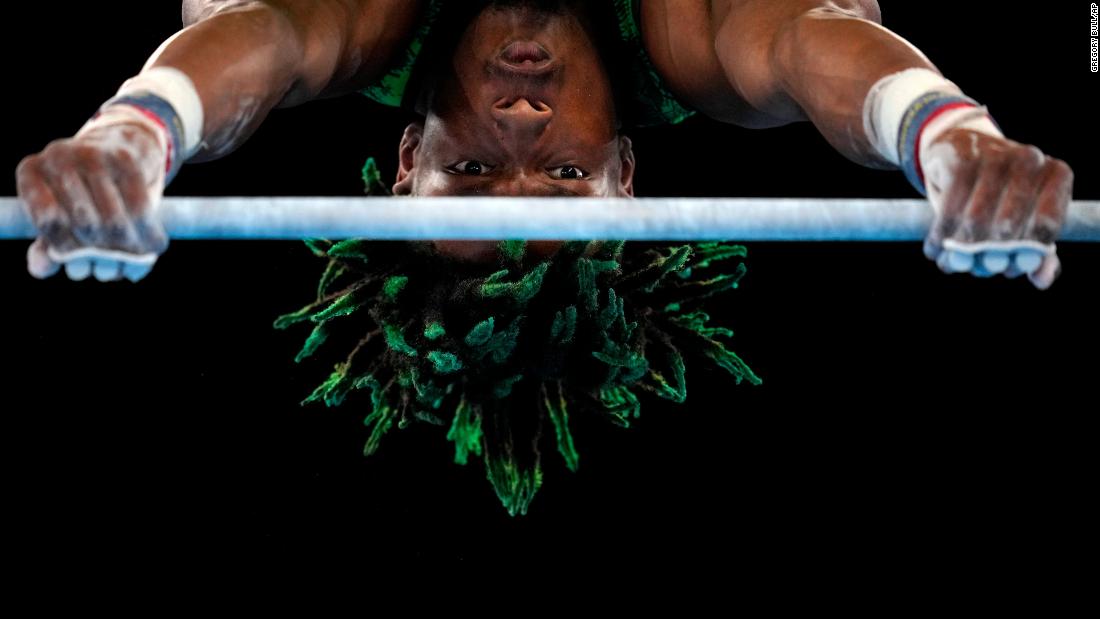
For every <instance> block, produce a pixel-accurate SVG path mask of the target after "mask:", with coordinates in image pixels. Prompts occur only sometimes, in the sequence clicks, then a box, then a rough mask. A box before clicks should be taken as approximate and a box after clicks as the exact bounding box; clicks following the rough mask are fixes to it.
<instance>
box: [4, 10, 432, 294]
mask: <svg viewBox="0 0 1100 619" xmlns="http://www.w3.org/2000/svg"><path fill="white" fill-rule="evenodd" d="M421 5H422V3H421V2H414V1H410V0H263V1H260V0H220V1H219V0H187V1H186V2H185V3H184V6H183V14H184V23H185V26H186V27H185V28H184V29H183V30H181V31H180V32H178V33H177V34H176V35H174V36H172V37H171V38H169V39H168V40H167V41H165V42H164V44H163V45H161V46H160V48H159V49H158V50H157V51H156V52H155V53H154V54H153V56H152V57H151V58H150V59H149V61H148V62H147V63H146V65H145V67H144V69H143V70H142V72H141V73H140V74H139V75H138V76H136V77H135V78H133V79H132V80H129V81H128V82H126V84H124V85H123V87H122V89H121V90H120V91H119V95H118V96H116V97H115V98H114V99H112V100H111V101H110V102H109V103H108V104H107V105H105V106H104V107H103V108H101V109H100V111H99V113H98V114H97V115H96V117H95V118H94V119H93V120H91V121H89V122H88V123H87V124H86V125H85V126H84V127H83V128H82V129H81V130H80V131H79V132H78V133H77V135H76V136H73V137H71V138H65V139H59V140H55V141H53V142H51V143H50V144H49V145H48V146H47V147H46V148H45V149H44V150H42V151H41V152H39V153H36V154H33V155H30V156H28V157H26V158H24V159H23V161H22V162H20V164H19V167H18V168H17V170H16V184H17V188H18V192H19V196H20V198H22V202H23V204H24V205H25V206H26V208H27V211H28V213H29V215H30V217H31V219H32V221H33V222H34V224H35V226H36V227H37V228H38V231H39V236H38V238H37V239H36V240H35V242H34V243H32V244H31V246H30V248H29V249H28V252H27V269H28V271H29V272H30V273H31V274H32V275H33V276H35V277H39V278H44V277H49V276H51V275H53V274H54V273H56V272H57V271H58V270H60V268H61V266H64V267H65V270H66V273H67V274H68V275H69V277H70V278H72V279H84V278H87V277H89V276H90V275H93V274H94V275H95V277H96V279H99V280H101V281H113V280H117V279H121V278H123V277H125V278H128V279H131V280H134V281H136V280H138V279H141V278H142V277H144V275H145V274H146V273H148V271H149V269H150V268H151V267H152V264H153V262H154V261H155V260H156V256H158V255H159V254H161V253H163V252H164V251H165V249H166V248H167V246H168V239H167V237H166V235H165V233H164V230H163V228H162V226H161V224H160V222H159V220H158V219H157V217H156V216H155V215H156V213H155V211H156V206H157V204H159V201H160V197H161V194H162V193H163V190H164V186H165V184H166V183H167V182H170V180H171V175H172V174H174V173H175V171H176V170H178V169H179V167H180V166H181V165H182V163H183V162H184V161H204V160H210V159H216V158H218V157H221V156H223V155H225V154H227V153H229V152H231V151H233V150H234V149H235V148H237V147H238V146H240V145H241V144H242V143H243V142H244V141H245V140H246V139H247V138H248V136H249V135H251V133H252V132H253V131H255V129H256V128H257V127H258V126H259V125H260V123H261V122H262V121H263V119H264V118H265V117H266V116H267V114H268V113H269V112H270V111H271V110H272V109H273V108H275V107H278V106H293V105H296V104H299V103H302V102H304V101H308V100H310V99H315V98H318V97H327V96H334V95H337V94H341V93H345V92H349V91H352V90H355V89H357V88H358V87H361V86H363V85H365V84H366V83H369V82H370V81H371V80H373V79H375V78H376V77H377V76H379V75H381V74H382V72H383V71H384V70H385V67H386V66H387V63H388V62H389V61H390V60H391V57H392V56H393V55H394V54H395V53H398V52H400V51H401V49H402V48H403V46H404V45H405V44H406V43H407V41H406V39H407V38H408V37H409V35H410V34H411V33H412V31H413V28H414V27H415V23H416V20H417V18H418V16H419V12H420V10H421Z"/></svg>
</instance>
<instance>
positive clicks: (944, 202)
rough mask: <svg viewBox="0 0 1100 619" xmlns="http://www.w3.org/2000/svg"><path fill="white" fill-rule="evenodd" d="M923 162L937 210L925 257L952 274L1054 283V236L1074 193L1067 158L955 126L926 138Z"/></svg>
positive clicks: (1044, 286) (1057, 270) (1057, 264)
mask: <svg viewBox="0 0 1100 619" xmlns="http://www.w3.org/2000/svg"><path fill="white" fill-rule="evenodd" d="M997 133H999V131H998V132H997ZM921 165H922V167H923V170H924V177H925V184H926V189H927V192H928V198H929V200H930V201H931V202H932V206H933V207H934V211H935V213H936V215H935V221H934V222H933V225H932V228H931V230H930V231H929V234H928V236H927V238H926V239H925V242H924V254H925V256H927V257H928V258H929V259H930V260H934V261H936V264H937V265H938V266H939V267H940V269H941V270H942V271H944V272H945V273H956V272H965V271H969V272H971V273H972V274H974V275H977V276H979V277H991V276H993V275H996V274H998V273H1003V274H1004V275H1005V276H1006V277H1010V278H1011V277H1019V276H1020V275H1023V274H1025V273H1026V274H1027V276H1028V279H1029V280H1030V281H1031V283H1032V284H1033V285H1034V286H1035V287H1036V288H1039V289H1041V290H1045V289H1047V288H1049V287H1050V286H1051V284H1053V283H1054V280H1055V279H1057V278H1058V276H1059V274H1060V273H1061V263H1060V262H1059V260H1058V254H1057V252H1056V248H1055V245H1054V241H1055V240H1056V239H1057V237H1058V234H1059V233H1060V231H1061V229H1062V224H1063V222H1064V221H1065V218H1066V213H1067V211H1068V207H1069V203H1070V199H1071V196H1072V193H1073V171H1072V170H1071V169H1070V167H1069V166H1068V165H1067V164H1066V163H1065V162H1064V161H1061V160H1059V159H1055V158H1054V157H1050V156H1047V155H1045V154H1043V152H1042V151H1040V150H1039V149H1038V148H1036V147H1034V146H1029V145H1026V144H1020V143H1019V142H1014V141H1012V140H1009V139H1006V138H1004V137H999V136H998V135H994V134H992V133H990V132H986V131H982V130H975V129H972V128H967V127H960V126H955V127H952V128H949V129H946V130H944V131H943V132H942V133H939V134H938V135H936V136H935V137H934V138H933V139H932V140H930V142H929V143H928V144H922V146H921Z"/></svg>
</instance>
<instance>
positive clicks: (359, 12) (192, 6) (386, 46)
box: [183, 0, 426, 106]
mask: <svg viewBox="0 0 1100 619" xmlns="http://www.w3.org/2000/svg"><path fill="white" fill-rule="evenodd" d="M425 4H426V2H425V0H184V2H183V25H184V26H185V27H186V26H191V25H194V24H197V23H199V22H200V21H202V20H204V19H208V18H210V17H212V16H214V15H217V14H218V13H221V12H224V11H233V10H247V9H249V8H256V7H265V8H270V9H274V10H277V11H278V12H279V13H281V14H282V15H283V16H284V17H285V18H287V20H288V21H289V22H290V23H291V24H292V26H293V29H294V31H295V33H296V35H297V36H296V37H295V42H296V43H299V44H300V50H301V52H300V53H301V63H300V66H299V77H298V79H297V80H296V82H297V83H296V84H295V88H294V89H292V91H290V92H288V93H287V94H288V97H287V99H286V100H284V101H283V102H282V105H284V106H287V105H295V104H298V103H301V102H302V101H304V100H308V99H311V98H316V97H329V96H335V95H340V94H344V93H347V92H352V91H355V90H358V89H360V88H362V87H364V86H366V85H367V84H370V83H371V82H373V81H375V80H376V79H378V78H379V77H381V75H382V73H383V72H384V71H385V70H386V67H388V66H389V65H390V63H391V62H392V60H393V58H394V56H395V54H399V53H401V52H402V51H403V50H404V49H405V47H406V46H407V44H408V41H409V39H410V38H411V37H412V34H413V32H414V31H415V28H416V24H417V20H418V19H419V17H420V15H421V13H422V11H423V8H424V5H425Z"/></svg>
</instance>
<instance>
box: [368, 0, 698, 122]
mask: <svg viewBox="0 0 1100 619" xmlns="http://www.w3.org/2000/svg"><path fill="white" fill-rule="evenodd" d="M452 1H453V0H452ZM459 1H461V0H459ZM607 1H610V2H612V3H613V4H614V8H615V16H616V17H617V21H618V26H619V37H620V40H621V42H622V44H623V49H624V53H625V56H624V57H625V58H628V59H629V66H628V67H627V69H628V71H629V73H628V79H627V83H626V87H627V88H628V89H629V92H630V93H632V95H633V96H632V98H631V100H630V101H629V102H628V105H627V109H628V112H629V114H628V117H629V120H630V124H631V125H632V126H635V127H649V126H655V125H663V124H676V123H679V122H681V121H683V120H684V119H686V118H688V117H690V116H692V115H694V114H695V113H696V111H695V110H693V109H691V108H689V107H687V106H686V105H684V104H683V103H682V102H680V101H679V100H677V98H676V97H675V96H674V95H673V94H672V93H671V92H669V90H668V89H667V88H666V87H665V85H664V84H663V83H662V81H661V78H660V76H659V75H657V70H656V68H654V66H653V62H652V61H651V60H650V58H649V55H648V54H647V53H646V51H645V47H644V46H643V45H642V35H641V31H640V30H639V28H638V24H639V23H640V19H639V12H638V11H639V3H640V2H641V0H607ZM446 3H447V0H429V2H428V6H427V8H426V10H425V12H424V16H423V18H422V20H421V23H420V25H419V27H418V28H417V31H416V33H415V35H414V36H413V39H412V41H411V42H410V43H409V45H408V47H407V48H406V49H405V53H404V54H403V55H402V56H401V57H400V58H399V59H398V60H397V61H396V62H395V63H394V64H393V66H392V67H390V69H389V70H388V71H387V72H386V74H385V75H384V76H383V77H382V78H381V79H379V80H377V81H376V82H375V83H373V84H371V85H369V86H367V87H366V88H364V89H363V90H362V93H363V94H364V95H366V96H367V97H370V98H371V99H373V100H375V101H377V102H379V103H381V104H383V105H389V106H394V107H404V108H406V109H413V103H414V102H413V99H414V97H415V93H412V92H411V89H409V88H407V86H408V84H409V81H410V77H411V76H412V75H413V73H414V69H415V68H416V65H417V58H418V57H419V55H420V51H421V50H422V49H423V47H424V45H425V42H426V41H429V40H430V37H431V36H432V34H433V29H434V28H435V27H436V24H437V22H438V18H439V15H440V12H441V10H442V9H443V7H444V5H445V4H446Z"/></svg>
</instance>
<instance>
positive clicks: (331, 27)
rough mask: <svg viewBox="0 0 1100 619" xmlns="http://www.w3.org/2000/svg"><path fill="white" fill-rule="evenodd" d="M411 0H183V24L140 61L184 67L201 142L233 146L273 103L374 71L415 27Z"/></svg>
mask: <svg viewBox="0 0 1100 619" xmlns="http://www.w3.org/2000/svg"><path fill="white" fill-rule="evenodd" d="M419 4H420V3H418V2H410V1H409V0H322V1H319V0H263V1H239V0H184V3H183V18H184V25H185V26H186V28H185V29H184V30H183V31H181V32H180V33H179V34H178V35H177V36H176V37H175V38H173V39H171V40H170V42H168V43H167V44H166V45H164V46H163V47H162V49H160V50H158V51H157V53H156V54H154V55H153V57H152V58H150V60H149V63H148V64H147V65H146V66H147V67H157V66H167V67H172V68H175V69H179V70H181V71H183V72H184V73H186V74H187V75H188V76H189V77H190V78H191V81H192V82H193V83H194V85H195V89H196V90H197V91H198V93H199V97H200V98H201V99H202V103H203V111H204V119H205V122H204V127H203V148H202V149H201V150H200V151H199V153H198V154H197V155H196V156H195V157H194V158H193V159H192V160H193V161H204V160H209V159H215V158H217V157H220V156H222V155H225V154H226V153H228V152H230V151H232V150H233V149H235V148H236V147H238V146H240V144H241V143H243V142H244V141H245V140H246V139H247V137H248V136H249V135H250V134H251V133H252V132H253V131H254V130H255V129H256V127H258V126H259V124H260V123H261V122H262V121H263V119H264V118H265V117H266V116H267V114H268V112H270V111H271V110H272V109H273V108H275V107H291V106H294V105H298V104H300V103H303V102H306V101H309V100H312V99H316V98H322V97H330V96H336V95H340V94H344V93H347V92H351V91H353V90H356V89H357V87H362V86H365V85H366V84H367V83H369V82H370V81H372V80H373V79H375V78H376V77H378V76H379V75H381V73H382V72H383V71H384V69H385V67H386V65H387V63H388V62H389V61H390V60H391V58H392V56H393V55H394V54H395V53H398V52H400V51H401V50H402V49H403V47H404V44H405V43H407V41H406V39H407V38H408V36H409V35H410V34H411V32H412V29H413V27H414V26H415V20H416V18H417V14H418V10H419Z"/></svg>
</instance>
